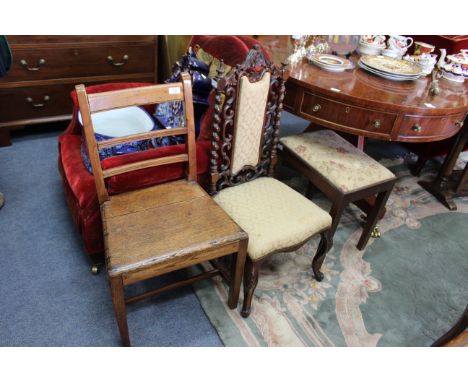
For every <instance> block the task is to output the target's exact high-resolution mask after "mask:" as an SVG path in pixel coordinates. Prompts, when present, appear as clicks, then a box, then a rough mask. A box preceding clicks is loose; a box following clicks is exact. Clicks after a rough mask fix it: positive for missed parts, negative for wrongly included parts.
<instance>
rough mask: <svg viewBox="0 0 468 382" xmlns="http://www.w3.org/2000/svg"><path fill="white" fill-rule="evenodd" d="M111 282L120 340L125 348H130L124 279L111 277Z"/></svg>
mask: <svg viewBox="0 0 468 382" xmlns="http://www.w3.org/2000/svg"><path fill="white" fill-rule="evenodd" d="M109 281H110V288H111V294H112V303H113V304H114V311H115V317H116V319H117V325H118V326H119V332H120V339H121V341H122V345H123V346H130V338H129V336H128V325H127V313H126V309H125V296H124V288H123V281H122V277H120V276H116V277H110V278H109Z"/></svg>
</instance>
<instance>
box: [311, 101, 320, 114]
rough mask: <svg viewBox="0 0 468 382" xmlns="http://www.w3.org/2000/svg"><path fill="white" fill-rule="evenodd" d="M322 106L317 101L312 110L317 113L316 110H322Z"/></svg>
mask: <svg viewBox="0 0 468 382" xmlns="http://www.w3.org/2000/svg"><path fill="white" fill-rule="evenodd" d="M321 108H322V106H321V105H320V104H319V103H317V104H315V105H314V107H313V108H312V111H313V112H314V113H316V112H318V111H320V109H321Z"/></svg>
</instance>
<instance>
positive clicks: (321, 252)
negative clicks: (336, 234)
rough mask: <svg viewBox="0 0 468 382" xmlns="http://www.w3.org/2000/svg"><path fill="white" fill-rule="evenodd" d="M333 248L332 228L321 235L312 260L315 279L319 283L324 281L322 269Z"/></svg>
mask: <svg viewBox="0 0 468 382" xmlns="http://www.w3.org/2000/svg"><path fill="white" fill-rule="evenodd" d="M332 246H333V233H332V231H331V228H330V229H328V230H326V231H325V232H322V233H321V234H320V243H319V245H318V248H317V252H316V254H315V256H314V258H313V260H312V270H313V271H314V277H315V279H316V280H317V281H322V280H323V273H322V272H320V268H321V267H322V264H323V261H324V260H325V256H326V255H327V253H328V251H329V250H330V248H331V247H332Z"/></svg>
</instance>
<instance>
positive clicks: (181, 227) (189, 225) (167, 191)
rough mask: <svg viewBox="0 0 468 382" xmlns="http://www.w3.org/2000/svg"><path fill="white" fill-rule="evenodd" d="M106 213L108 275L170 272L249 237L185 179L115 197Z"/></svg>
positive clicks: (104, 218)
mask: <svg viewBox="0 0 468 382" xmlns="http://www.w3.org/2000/svg"><path fill="white" fill-rule="evenodd" d="M102 214H103V223H104V238H105V245H106V250H107V252H106V253H107V267H108V272H109V275H110V276H115V275H118V274H124V275H125V274H128V273H131V272H133V271H134V272H136V271H142V270H145V269H148V268H151V269H152V274H151V275H152V276H157V275H158V274H164V273H168V272H171V271H174V270H176V269H181V268H186V267H188V266H190V265H192V264H198V263H200V262H203V261H207V260H210V259H212V258H216V257H219V254H218V255H216V254H215V251H216V249H217V248H218V249H219V248H221V247H223V248H225V247H229V246H230V245H232V246H233V248H234V247H235V248H237V246H238V241H239V240H240V239H245V238H247V234H246V233H245V232H244V231H242V229H241V228H240V227H239V226H238V225H237V224H236V223H235V222H234V221H233V220H232V219H231V218H230V217H229V216H228V215H227V214H226V212H224V211H223V209H222V208H220V207H219V206H218V205H217V204H216V203H215V202H214V201H213V199H211V197H210V196H209V195H208V194H207V193H206V192H205V191H204V190H203V189H202V188H201V187H200V186H199V185H198V184H197V183H194V182H188V181H186V180H180V181H176V182H171V183H166V184H162V185H159V186H154V187H150V188H146V189H142V190H138V191H133V192H128V193H125V194H120V195H115V196H113V197H112V198H111V199H110V200H109V201H108V202H105V203H104V204H103V206H102ZM235 248H234V250H233V251H232V253H234V252H236V249H235ZM156 267H158V268H157V269H156Z"/></svg>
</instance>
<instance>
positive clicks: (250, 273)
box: [241, 257, 261, 317]
mask: <svg viewBox="0 0 468 382" xmlns="http://www.w3.org/2000/svg"><path fill="white" fill-rule="evenodd" d="M260 264H261V261H256V262H253V261H252V260H250V258H249V257H247V260H246V262H245V271H244V304H243V306H242V312H241V315H242V317H248V316H249V315H250V309H251V306H252V297H253V294H254V291H255V288H256V287H257V284H258V274H259V272H260Z"/></svg>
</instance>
